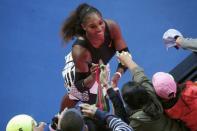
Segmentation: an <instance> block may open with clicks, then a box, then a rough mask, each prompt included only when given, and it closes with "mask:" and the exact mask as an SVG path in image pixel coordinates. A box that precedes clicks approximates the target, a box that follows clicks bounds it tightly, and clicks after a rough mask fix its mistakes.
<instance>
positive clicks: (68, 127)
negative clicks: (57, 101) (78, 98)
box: [58, 108, 86, 131]
mask: <svg viewBox="0 0 197 131" xmlns="http://www.w3.org/2000/svg"><path fill="white" fill-rule="evenodd" d="M58 129H60V130H61V131H85V129H86V126H85V123H84V119H83V116H82V115H81V112H80V111H79V110H77V109H74V108H71V109H67V110H64V111H63V112H62V113H61V115H60V118H59V122H58Z"/></svg>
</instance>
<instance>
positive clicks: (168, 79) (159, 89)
mask: <svg viewBox="0 0 197 131" xmlns="http://www.w3.org/2000/svg"><path fill="white" fill-rule="evenodd" d="M152 83H153V86H154V88H155V92H156V94H157V95H158V96H159V97H161V98H163V99H165V100H169V99H171V98H174V97H176V91H177V85H176V82H175V80H174V78H173V76H172V75H170V74H169V73H165V72H157V73H155V74H154V75H153V78H152Z"/></svg>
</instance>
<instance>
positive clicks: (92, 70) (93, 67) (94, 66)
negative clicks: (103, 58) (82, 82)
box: [90, 63, 98, 79]
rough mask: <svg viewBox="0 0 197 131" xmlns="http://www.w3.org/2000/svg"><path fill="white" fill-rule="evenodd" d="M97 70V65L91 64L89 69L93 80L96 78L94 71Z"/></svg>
mask: <svg viewBox="0 0 197 131" xmlns="http://www.w3.org/2000/svg"><path fill="white" fill-rule="evenodd" d="M97 69H98V64H94V63H92V66H91V67H90V72H91V76H92V77H93V78H94V79H95V78H96V71H97Z"/></svg>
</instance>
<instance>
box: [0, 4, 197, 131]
mask: <svg viewBox="0 0 197 131" xmlns="http://www.w3.org/2000/svg"><path fill="white" fill-rule="evenodd" d="M82 2H87V3H89V4H92V5H93V6H95V7H97V8H98V9H99V10H100V11H101V12H102V13H103V16H104V17H105V18H110V19H113V20H115V21H116V22H117V23H118V24H119V25H120V27H121V31H122V34H123V37H124V39H125V41H126V42H127V44H128V47H129V49H130V51H131V52H132V55H133V58H134V60H135V61H136V62H137V63H138V64H139V65H140V66H142V67H143V68H144V69H145V71H146V74H147V75H148V76H149V78H151V76H152V74H153V73H154V72H157V71H167V72H168V71H170V70H171V69H173V68H174V67H175V66H176V65H177V64H178V63H180V62H181V61H182V60H183V59H184V58H185V57H186V56H188V54H189V53H190V52H189V51H184V50H182V49H180V50H178V51H177V50H176V49H170V50H169V51H168V52H167V51H166V49H165V47H164V45H163V43H162V35H163V32H164V31H165V30H167V29H168V28H176V29H178V30H180V31H181V32H182V33H183V35H185V36H188V37H196V36H197V30H196V26H197V24H196V23H197V17H196V16H197V15H196V12H197V8H196V7H197V1H196V0H108V1H106V0H86V1H85V0H70V1H69V0H0V16H1V19H0V50H1V51H0V61H1V62H0V63H1V64H0V86H1V87H0V100H1V108H0V130H1V131H3V130H5V126H6V123H7V121H8V120H9V119H10V118H11V117H13V116H14V115H16V114H21V113H26V114H29V115H32V116H33V117H34V118H35V119H36V120H37V121H46V122H50V120H51V118H52V116H53V115H54V114H55V113H57V112H58V110H59V104H60V100H61V98H62V96H63V95H64V93H65V92H66V91H65V89H64V86H63V79H62V76H61V70H62V68H63V66H64V56H65V54H66V53H68V52H69V51H70V49H71V45H72V44H71V43H70V44H69V45H68V46H67V47H66V48H63V47H62V46H61V42H62V40H61V38H60V35H59V31H60V28H61V25H62V23H63V20H64V19H65V18H66V17H67V16H68V15H69V13H70V12H71V11H72V10H73V9H74V8H75V7H77V5H78V4H79V3H82ZM115 63H117V60H116V59H115V58H114V59H113V60H111V62H110V64H115ZM114 71H115V67H112V69H111V73H113V72H114ZM129 77H130V74H129V73H128V72H127V73H126V74H125V75H124V76H123V77H122V78H121V82H120V83H119V86H120V87H121V85H122V84H123V83H124V82H126V81H128V80H129V79H128V78H129Z"/></svg>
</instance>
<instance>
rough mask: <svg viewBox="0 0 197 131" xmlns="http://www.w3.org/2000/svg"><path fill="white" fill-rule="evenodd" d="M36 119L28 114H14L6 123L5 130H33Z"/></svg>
mask: <svg viewBox="0 0 197 131" xmlns="http://www.w3.org/2000/svg"><path fill="white" fill-rule="evenodd" d="M36 125H37V123H36V121H35V120H34V119H33V118H32V117H31V116H29V115H26V114H20V115H16V116H14V117H13V118H12V119H11V120H10V121H9V122H8V124H7V127H6V131H33V130H34V127H35V126H36Z"/></svg>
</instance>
